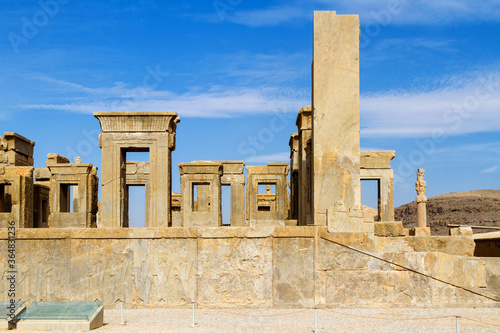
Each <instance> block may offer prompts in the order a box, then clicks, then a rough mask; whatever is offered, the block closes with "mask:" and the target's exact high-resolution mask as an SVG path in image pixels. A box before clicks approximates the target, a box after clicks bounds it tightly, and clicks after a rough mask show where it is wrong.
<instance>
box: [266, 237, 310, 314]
mask: <svg viewBox="0 0 500 333" xmlns="http://www.w3.org/2000/svg"><path fill="white" fill-rule="evenodd" d="M313 257H314V238H275V239H274V242H273V268H274V269H273V283H274V286H273V299H274V307H275V308H295V307H300V308H302V307H304V308H310V307H313V306H314V284H313V283H311V282H312V281H314V261H312V260H311V258H313Z"/></svg>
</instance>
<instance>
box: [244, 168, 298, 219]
mask: <svg viewBox="0 0 500 333" xmlns="http://www.w3.org/2000/svg"><path fill="white" fill-rule="evenodd" d="M246 168H247V171H248V177H247V178H248V185H247V198H246V199H247V220H248V221H249V224H250V226H256V225H285V219H286V218H287V211H288V195H287V189H286V188H287V181H286V177H287V175H288V171H289V169H290V168H289V166H288V163H268V164H267V165H266V166H247V167H246ZM259 185H261V186H262V185H264V186H266V193H265V194H259ZM273 185H274V186H275V189H276V193H274V194H273V193H271V186H273Z"/></svg>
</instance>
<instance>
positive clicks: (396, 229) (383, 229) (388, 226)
mask: <svg viewBox="0 0 500 333" xmlns="http://www.w3.org/2000/svg"><path fill="white" fill-rule="evenodd" d="M373 225H374V228H375V229H374V232H375V236H379V237H401V236H408V235H407V234H406V231H405V228H404V227H403V223H402V222H397V221H395V222H376V223H374V224H373Z"/></svg>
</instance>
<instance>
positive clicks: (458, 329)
mask: <svg viewBox="0 0 500 333" xmlns="http://www.w3.org/2000/svg"><path fill="white" fill-rule="evenodd" d="M455 318H456V323H457V333H460V326H459V325H458V318H460V317H459V316H455Z"/></svg>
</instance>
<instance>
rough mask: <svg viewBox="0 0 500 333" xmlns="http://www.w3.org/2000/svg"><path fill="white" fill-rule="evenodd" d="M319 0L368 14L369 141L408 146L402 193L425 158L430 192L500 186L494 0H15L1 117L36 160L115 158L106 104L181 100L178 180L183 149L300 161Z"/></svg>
mask: <svg viewBox="0 0 500 333" xmlns="http://www.w3.org/2000/svg"><path fill="white" fill-rule="evenodd" d="M313 10H336V11H337V13H338V14H358V15H359V16H360V20H361V24H362V26H361V31H362V35H361V49H360V79H361V146H362V149H365V150H371V149H376V150H389V149H391V150H396V158H395V159H394V160H393V162H392V167H393V169H394V173H395V201H396V206H398V205H401V204H404V203H407V202H410V201H412V200H414V198H415V195H416V193H415V190H414V182H415V178H416V175H415V174H416V169H417V168H420V167H423V168H425V169H426V180H427V194H428V196H429V197H430V196H434V195H438V194H442V193H448V192H452V191H453V192H457V191H466V190H476V189H488V188H489V189H500V180H499V179H500V177H499V174H500V135H499V134H500V57H499V55H500V3H499V2H498V1H493V0H483V1H480V2H472V1H461V0H442V1H431V0H420V1H407V0H391V1H383V0H382V1H380V0H377V1H375V0H336V1H333V0H292V1H248V0H215V1H182V0H181V1H175V2H167V1H153V0H141V1H139V0H137V1H119V0H115V1H92V0H89V1H85V2H83V1H76V0H41V1H6V0H4V1H2V6H1V10H0V22H2V23H1V24H0V73H1V75H0V106H1V107H0V133H3V132H6V131H14V132H18V133H20V134H22V135H24V136H26V137H28V138H29V139H31V140H33V141H35V142H36V146H35V166H36V167H43V166H44V163H45V160H46V156H47V154H48V153H59V154H62V155H65V156H67V157H69V158H73V157H75V156H81V157H82V159H83V162H90V163H94V164H95V165H98V166H100V164H101V151H100V149H99V147H98V145H97V135H98V133H99V132H100V128H99V123H98V121H97V119H95V118H94V117H93V116H92V112H95V111H176V112H178V113H179V116H180V117H181V123H179V124H178V131H177V149H176V151H175V152H174V154H173V158H174V160H173V162H174V164H173V165H174V168H173V187H174V190H175V191H179V189H180V186H179V174H178V168H177V167H175V165H176V164H178V163H180V162H189V161H193V160H204V159H206V160H210V159H211V160H244V161H245V162H246V163H247V165H252V164H264V163H265V162H267V161H288V158H289V148H288V140H289V136H290V133H292V132H295V131H296V127H295V118H296V114H297V112H298V110H299V109H300V108H301V107H303V106H305V105H309V104H310V86H311V79H310V66H311V59H312V12H313ZM363 184H364V183H363ZM362 186H363V185H362ZM373 188H374V187H373V186H372V185H369V184H365V185H364V190H363V203H366V204H368V205H371V206H374V205H375V203H374V202H375V200H374V194H373Z"/></svg>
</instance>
